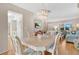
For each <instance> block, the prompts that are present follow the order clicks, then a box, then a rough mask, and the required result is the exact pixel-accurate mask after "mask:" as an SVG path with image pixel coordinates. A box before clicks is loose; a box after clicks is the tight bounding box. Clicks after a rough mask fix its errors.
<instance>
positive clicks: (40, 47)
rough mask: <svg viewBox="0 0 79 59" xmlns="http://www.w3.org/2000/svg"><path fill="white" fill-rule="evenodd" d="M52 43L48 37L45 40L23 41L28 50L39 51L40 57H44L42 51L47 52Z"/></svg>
mask: <svg viewBox="0 0 79 59" xmlns="http://www.w3.org/2000/svg"><path fill="white" fill-rule="evenodd" d="M52 43H53V38H52V37H51V36H48V37H47V38H45V39H44V38H41V39H39V38H38V37H37V36H36V37H29V38H28V40H27V41H25V45H27V46H28V48H31V49H33V50H34V51H40V52H41V54H42V55H44V54H45V53H44V51H46V50H47V47H48V46H49V45H50V44H52Z"/></svg>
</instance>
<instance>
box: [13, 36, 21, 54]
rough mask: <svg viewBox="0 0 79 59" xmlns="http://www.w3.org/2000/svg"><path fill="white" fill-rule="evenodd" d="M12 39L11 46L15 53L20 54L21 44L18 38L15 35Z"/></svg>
mask: <svg viewBox="0 0 79 59" xmlns="http://www.w3.org/2000/svg"><path fill="white" fill-rule="evenodd" d="M12 40H13V46H14V49H15V54H16V55H21V54H22V44H21V41H20V39H19V38H18V37H17V36H16V37H14V38H13V39H12Z"/></svg>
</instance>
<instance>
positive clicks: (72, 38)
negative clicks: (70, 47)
mask: <svg viewBox="0 0 79 59" xmlns="http://www.w3.org/2000/svg"><path fill="white" fill-rule="evenodd" d="M78 38H79V31H76V32H75V33H72V32H69V33H67V35H66V41H67V42H71V43H74V42H75V40H76V39H78Z"/></svg>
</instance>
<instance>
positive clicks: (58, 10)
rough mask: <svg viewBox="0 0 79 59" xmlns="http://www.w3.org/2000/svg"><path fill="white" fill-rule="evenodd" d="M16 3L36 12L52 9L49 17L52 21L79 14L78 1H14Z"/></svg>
mask: <svg viewBox="0 0 79 59" xmlns="http://www.w3.org/2000/svg"><path fill="white" fill-rule="evenodd" d="M14 5H16V6H19V7H21V8H24V9H26V10H29V11H31V12H33V13H34V14H36V13H37V12H38V11H39V10H40V9H43V8H45V9H47V10H50V13H49V16H48V19H49V20H52V21H57V20H58V19H59V20H61V19H63V18H68V19H69V18H72V17H75V16H78V15H79V11H78V10H79V8H77V4H76V3H14Z"/></svg>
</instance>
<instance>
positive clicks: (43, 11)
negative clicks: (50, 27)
mask: <svg viewBox="0 0 79 59" xmlns="http://www.w3.org/2000/svg"><path fill="white" fill-rule="evenodd" d="M42 6H44V7H43V8H42V9H40V10H39V12H38V13H37V17H38V18H39V19H47V18H48V13H49V12H50V10H47V8H45V7H46V6H45V4H42Z"/></svg>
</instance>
